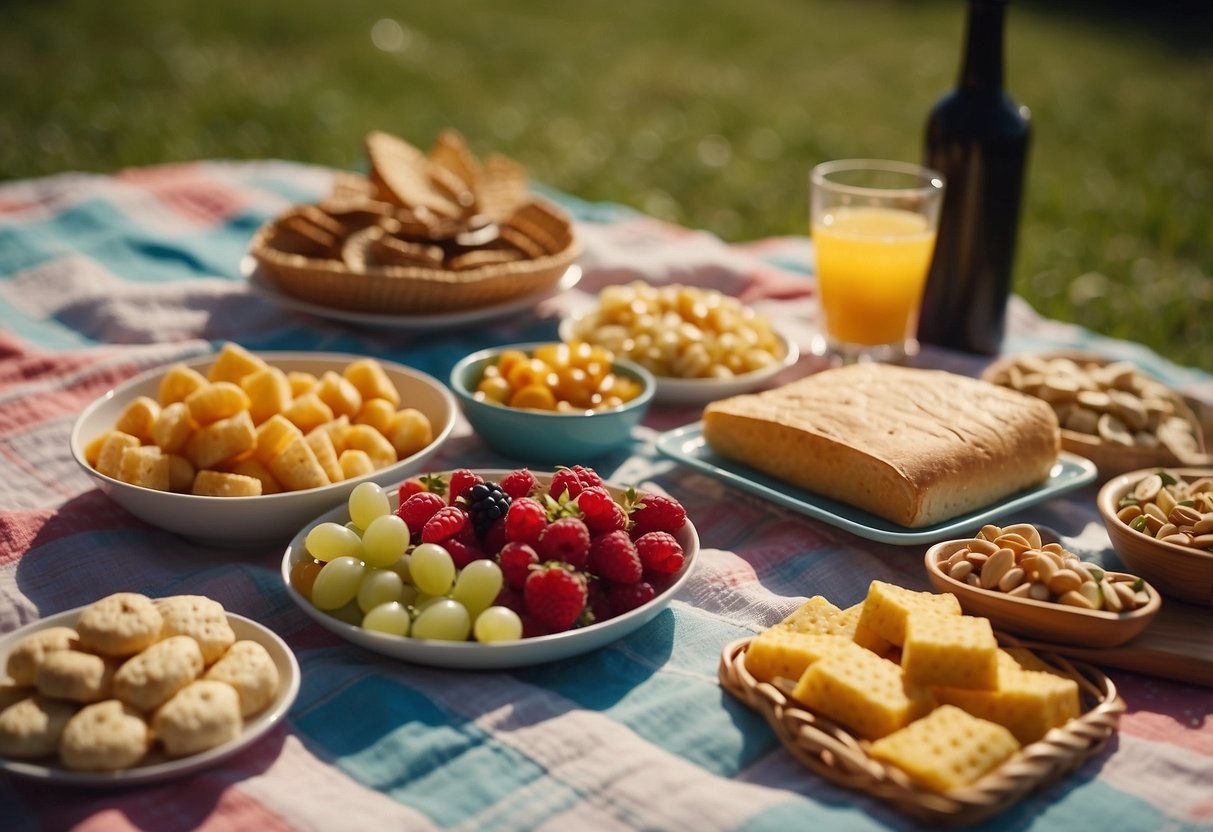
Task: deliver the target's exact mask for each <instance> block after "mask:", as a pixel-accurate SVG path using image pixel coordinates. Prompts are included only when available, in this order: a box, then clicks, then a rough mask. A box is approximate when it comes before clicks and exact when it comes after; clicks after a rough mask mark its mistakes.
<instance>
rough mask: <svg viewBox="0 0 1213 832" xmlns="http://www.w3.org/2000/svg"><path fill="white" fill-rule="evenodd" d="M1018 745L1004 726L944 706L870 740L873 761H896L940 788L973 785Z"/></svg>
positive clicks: (917, 777) (930, 785)
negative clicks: (881, 736)
mask: <svg viewBox="0 0 1213 832" xmlns="http://www.w3.org/2000/svg"><path fill="white" fill-rule="evenodd" d="M1018 750H1019V743H1018V742H1017V741H1016V740H1015V737H1013V736H1012V735H1011V732H1010V731H1008V730H1007V729H1006V728H1004V727H1002V726H1001V725H996V724H994V723H992V722H988V721H986V720H984V719H978V718H977V717H974V716H971V715H970V714H967V713H965V712H964V711H962V710H961V709H959V708H956V707H953V706H951V705H941V706H940V707H938V708H936V709H935V710H934V711H932V712H931V713H929V714H927V715H926V716H924V717H923V718H922V719H919V720H916V721H915V722H912V723H910V724H909V725H907V726H906V727H905V728H902V729H901V730H899V731H895V732H894V733H892V734H889V735H888V736H887V737H883V738H881V739H878V740H876V742H874V743H872V746H871V748H870V749H869V750H868V753H869V754H870V755H871V756H872V758H873V759H876V760H880V761H882V762H885V763H888V764H890V765H894V766H896V767H897V768H899V769H901V770H902V771H904V772H905V773H906V774H907V775H908V776H909V778H910V779H911V780H913V781H914V782H915V783H918V784H919V785H922V786H924V787H926V788H928V789H931V790H933V791H936V792H948V791H951V790H952V789H956V788H960V787H961V786H967V785H969V784H970V783H975V782H976V781H978V780H980V779H981V778H982V777H983V776H985V775H986V774H989V773H990V772H991V771H993V770H994V769H996V768H998V767H999V766H1000V765H1002V764H1003V763H1004V762H1006V761H1007V760H1008V759H1010V758H1011V757H1012V756H1013V755H1014V754H1015V752H1016V751H1018Z"/></svg>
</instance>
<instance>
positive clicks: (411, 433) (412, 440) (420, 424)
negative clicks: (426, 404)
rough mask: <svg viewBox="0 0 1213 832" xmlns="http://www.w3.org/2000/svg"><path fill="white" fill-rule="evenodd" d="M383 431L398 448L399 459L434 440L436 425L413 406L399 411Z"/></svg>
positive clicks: (393, 445)
mask: <svg viewBox="0 0 1213 832" xmlns="http://www.w3.org/2000/svg"><path fill="white" fill-rule="evenodd" d="M381 432H382V433H383V435H384V436H386V437H387V438H388V441H389V442H391V443H392V447H393V448H395V449H396V458H397V459H404V458H405V457H409V456H412V455H413V454H415V453H417V452H418V451H420V450H421V449H422V448H425V447H427V446H428V445H429V444H430V443H431V442H433V441H434V427H433V425H431V424H430V420H429V419H428V418H426V415H425V414H424V413H422V412H421V411H420V410H417V409H416V408H412V407H406V408H404V409H403V410H400V411H397V412H396V414H395V416H393V417H392V422H391V424H390V425H389V426H388V429H387V430H386V431H381Z"/></svg>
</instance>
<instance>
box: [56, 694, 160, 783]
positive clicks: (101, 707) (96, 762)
mask: <svg viewBox="0 0 1213 832" xmlns="http://www.w3.org/2000/svg"><path fill="white" fill-rule="evenodd" d="M151 745H152V732H151V729H150V728H149V727H148V724H147V722H145V721H144V719H143V716H142V715H141V714H140V713H139V712H138V711H136V710H135V709H134V708H131V707H129V706H127V705H123V704H122V703H121V702H119V701H118V700H117V699H107V700H105V701H104V702H97V703H95V704H93V705H88V706H86V707H85V708H83V709H82V710H81V711H80V712H79V713H77V714H76V715H75V716H73V717H72V718H71V719H69V720H68V721H67V725H66V726H64V728H63V733H62V735H61V736H60V737H59V760H60V761H61V762H62V763H63V765H65V766H67V767H68V768H70V769H75V770H77V771H117V770H119V769H124V768H130V767H131V766H133V765H134V764H135V763H137V762H139V761H140V760H142V759H143V757H144V755H145V754H147V751H148V749H149V748H150V747H151Z"/></svg>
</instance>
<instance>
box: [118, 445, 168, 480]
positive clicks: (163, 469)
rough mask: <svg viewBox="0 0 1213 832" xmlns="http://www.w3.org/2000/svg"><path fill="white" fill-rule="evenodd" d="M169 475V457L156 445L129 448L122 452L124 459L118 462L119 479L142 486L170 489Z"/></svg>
mask: <svg viewBox="0 0 1213 832" xmlns="http://www.w3.org/2000/svg"><path fill="white" fill-rule="evenodd" d="M168 475H169V463H168V457H167V456H165V455H164V454H162V453H161V452H160V449H159V448H157V447H156V446H155V445H143V446H142V447H139V448H127V449H126V450H125V451H123V452H122V459H121V460H119V462H118V476H117V479H120V480H122V481H123V482H128V483H130V484H131V485H138V486H140V487H141V488H154V489H156V490H157V491H168V490H169V476H168Z"/></svg>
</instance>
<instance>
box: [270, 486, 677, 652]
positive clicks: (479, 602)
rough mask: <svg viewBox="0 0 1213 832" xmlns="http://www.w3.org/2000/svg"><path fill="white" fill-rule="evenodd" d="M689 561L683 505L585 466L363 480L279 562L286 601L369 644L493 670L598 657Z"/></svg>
mask: <svg viewBox="0 0 1213 832" xmlns="http://www.w3.org/2000/svg"><path fill="white" fill-rule="evenodd" d="M698 554H699V536H698V534H697V532H696V530H695V526H694V525H693V524H692V523H691V521H690V520H689V519H687V516H686V511H685V510H684V509H683V508H682V506H681V505H680V504H679V503H678V501H677V500H675V499H673V498H672V497H669V496H667V495H664V494H658V493H655V492H645V491H638V490H636V489H635V488H633V487H629V486H621V485H618V484H615V483H611V482H605V481H604V480H603V479H602V478H601V477H600V476H599V475H598V473H597V472H595V471H594V470H593V469H592V468H588V467H584V466H580V465H575V466H572V467H562V468H559V469H557V470H555V471H552V472H546V473H544V472H532V471H530V470H529V469H526V468H520V469H514V470H475V471H473V470H469V469H466V468H465V469H459V470H455V471H449V472H441V473H432V474H426V475H423V476H418V477H413V478H411V479H408V480H406V481H404V482H402V483H400V484H399V485H398V486H395V487H386V488H385V487H383V486H379V485H376V484H375V483H370V482H368V483H363V484H361V485H359V487H358V488H356V489H354V491H352V492H351V493H350V496H349V499H348V500H347V501H346V504H345V505H342V506H339V507H338V508H335V509H333V510H332V511H329V512H327V513H326V514H324V515H321V516H320V517H318V518H316V519H315V520H314V521H312V522H311V523H310V524H308V525H307V526H305V527H304V528H303V529H301V530H300V531H299V532H298V533H297V534H296V535H295V537H294V539H293V540H292V541H291V543H290V545H289V546H288V547H287V549H286V552H285V554H284V555H283V558H282V579H283V581H284V582H285V584H286V589H287V593H288V594H289V595H290V597H291V599H292V600H293V601H294V602H295V603H296V604H297V605H298V606H299V607H300V609H302V610H303V611H304V612H305V613H306V614H307V615H308V616H310V617H311V618H312V619H313V620H315V621H316V622H317V623H319V624H320V625H321V626H323V627H325V628H326V629H328V630H330V631H331V632H333V633H336V634H337V635H339V636H341V637H342V638H345V639H347V640H348V641H351V642H353V643H354V644H357V645H359V646H361V647H365V648H366V649H368V650H372V651H375V652H377V653H382V654H384V655H388V656H392V657H395V658H399V659H404V660H405V661H410V662H415V663H417V664H424V665H432V666H436V667H451V668H463V669H471V670H494V669H503V668H512V667H524V666H527V665H534V664H542V663H545V662H550V661H556V660H559V659H564V658H568V657H570V656H575V655H578V654H581V653H586V652H589V651H591V650H596V649H598V648H599V647H603V646H605V645H607V644H610V643H611V642H613V641H616V640H618V639H620V638H623V637H624V636H626V635H628V634H630V633H632V632H633V631H634V630H636V629H638V628H640V627H642V626H644V625H645V624H647V623H648V622H649V621H651V620H652V619H653V618H654V617H656V616H657V615H658V614H659V613H660V612H661V611H662V610H664V609H665V608H666V607H668V606H669V604H670V601H671V600H672V599H673V597H674V595H675V594H676V593H677V592H678V590H679V589H680V588H681V587H682V585H683V584H684V583H686V581H687V579H688V578H689V577H690V575H691V571H692V570H693V569H694V567H695V560H696V557H697V556H698Z"/></svg>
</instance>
